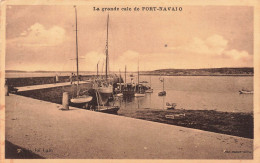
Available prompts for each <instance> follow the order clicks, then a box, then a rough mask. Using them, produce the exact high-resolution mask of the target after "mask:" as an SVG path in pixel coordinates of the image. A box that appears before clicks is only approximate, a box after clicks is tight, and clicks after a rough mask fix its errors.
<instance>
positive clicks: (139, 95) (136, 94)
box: [135, 61, 145, 97]
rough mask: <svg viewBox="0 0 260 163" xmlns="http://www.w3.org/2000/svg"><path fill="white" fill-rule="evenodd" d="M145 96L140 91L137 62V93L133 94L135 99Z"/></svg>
mask: <svg viewBox="0 0 260 163" xmlns="http://www.w3.org/2000/svg"><path fill="white" fill-rule="evenodd" d="M144 96H145V94H144V92H143V90H142V85H140V84H139V61H138V78H137V92H136V93H135V97H144Z"/></svg>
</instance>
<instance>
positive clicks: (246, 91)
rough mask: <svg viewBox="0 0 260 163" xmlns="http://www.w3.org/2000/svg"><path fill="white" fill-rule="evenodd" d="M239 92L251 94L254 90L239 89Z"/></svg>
mask: <svg viewBox="0 0 260 163" xmlns="http://www.w3.org/2000/svg"><path fill="white" fill-rule="evenodd" d="M239 93H240V94H253V93H254V91H249V90H243V89H242V90H241V91H239Z"/></svg>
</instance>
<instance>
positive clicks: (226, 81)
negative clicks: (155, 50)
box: [117, 76, 253, 114]
mask: <svg viewBox="0 0 260 163" xmlns="http://www.w3.org/2000/svg"><path fill="white" fill-rule="evenodd" d="M149 78H150V77H149V76H141V80H146V81H150V79H149ZM151 78H152V80H151V85H152V88H153V89H154V92H153V93H146V95H145V97H132V98H127V99H125V98H119V99H118V100H117V104H118V105H120V106H121V108H120V110H119V114H124V113H129V112H134V111H136V110H138V109H147V108H152V109H166V108H165V103H166V102H170V103H176V104H177V106H176V108H177V109H181V108H183V109H191V110H217V111H225V112H252V111H253V95H252V94H239V93H238V91H239V90H241V89H243V88H244V89H249V90H253V77H241V76H167V77H165V90H166V92H167V95H166V96H158V93H159V92H160V91H161V90H162V84H161V83H160V81H159V77H158V76H152V77H151ZM147 84H148V85H150V83H147Z"/></svg>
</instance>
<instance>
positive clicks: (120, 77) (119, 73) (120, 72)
mask: <svg viewBox="0 0 260 163" xmlns="http://www.w3.org/2000/svg"><path fill="white" fill-rule="evenodd" d="M119 83H120V87H119V89H120V93H121V71H120V69H119Z"/></svg>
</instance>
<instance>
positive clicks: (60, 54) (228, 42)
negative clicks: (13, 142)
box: [6, 5, 254, 71]
mask: <svg viewBox="0 0 260 163" xmlns="http://www.w3.org/2000/svg"><path fill="white" fill-rule="evenodd" d="M96 7H97V6H96ZM98 7H102V6H98ZM103 7H108V6H103ZM118 7H124V6H118ZM129 7H134V6H129ZM182 9H183V10H182V11H181V12H180V11H179V12H172V11H171V12H159V11H155V12H142V11H139V12H129V11H128V12H126V11H124V12H123V11H110V12H109V16H110V19H109V56H110V70H114V71H118V70H119V69H121V70H123V69H124V66H125V65H127V67H128V70H133V71H135V70H137V63H138V60H139V63H140V70H154V69H162V68H215V67H248V66H250V67H252V66H253V36H254V34H253V8H252V7H227V6H226V7H224V6H215V7H213V6H205V7H201V6H198V7H192V6H182ZM77 10H78V30H79V31H78V42H79V56H80V58H81V59H80V62H79V63H80V65H79V66H80V70H84V71H88V70H89V71H93V70H96V64H97V63H98V62H99V67H100V69H101V68H102V67H103V68H104V58H105V44H106V20H107V15H108V12H97V11H95V12H94V11H93V6H77ZM6 12H7V19H6V23H7V30H6V69H8V70H28V71H34V70H53V71H62V70H64V71H68V70H76V68H75V67H76V66H75V65H76V64H75V56H76V54H75V11H74V8H73V6H72V5H71V6H58V5H55V6H50V5H49V6H14V5H13V6H8V7H7V10H6ZM100 71H101V70H100Z"/></svg>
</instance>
